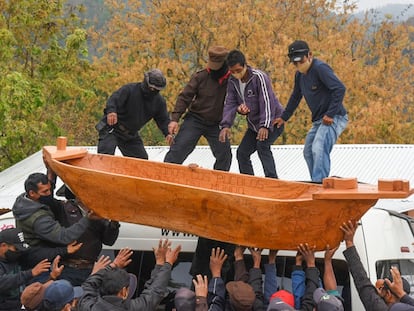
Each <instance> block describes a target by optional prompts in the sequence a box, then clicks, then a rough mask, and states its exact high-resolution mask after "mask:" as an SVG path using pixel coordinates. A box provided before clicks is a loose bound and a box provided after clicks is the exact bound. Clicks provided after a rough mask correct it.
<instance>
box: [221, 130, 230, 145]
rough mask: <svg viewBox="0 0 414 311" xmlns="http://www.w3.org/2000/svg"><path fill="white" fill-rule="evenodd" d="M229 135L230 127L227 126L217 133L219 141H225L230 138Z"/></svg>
mask: <svg viewBox="0 0 414 311" xmlns="http://www.w3.org/2000/svg"><path fill="white" fill-rule="evenodd" d="M230 137H231V132H230V129H229V128H228V127H224V128H222V129H221V131H220V134H219V141H220V142H222V143H225V142H226V140H227V139H230Z"/></svg>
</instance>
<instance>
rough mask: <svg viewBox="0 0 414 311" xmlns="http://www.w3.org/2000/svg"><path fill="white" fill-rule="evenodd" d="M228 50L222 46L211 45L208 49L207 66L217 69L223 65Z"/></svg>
mask: <svg viewBox="0 0 414 311" xmlns="http://www.w3.org/2000/svg"><path fill="white" fill-rule="evenodd" d="M228 53H229V51H228V50H227V49H226V48H225V47H224V46H212V47H210V48H209V49H208V63H207V67H208V68H210V69H212V70H219V69H220V68H221V66H223V64H224V61H225V60H226V57H227V54H228Z"/></svg>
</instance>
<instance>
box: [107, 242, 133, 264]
mask: <svg viewBox="0 0 414 311" xmlns="http://www.w3.org/2000/svg"><path fill="white" fill-rule="evenodd" d="M133 253H134V252H133V251H132V250H131V249H130V248H128V247H126V248H122V249H121V250H120V251H119V253H118V255H117V256H116V257H115V259H114V261H113V262H112V263H111V267H114V268H115V267H118V268H122V269H123V268H125V267H126V266H128V265H129V264H130V263H131V261H132V259H130V257H131V256H132V254H133Z"/></svg>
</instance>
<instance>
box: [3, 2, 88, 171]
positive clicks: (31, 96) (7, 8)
mask: <svg viewBox="0 0 414 311" xmlns="http://www.w3.org/2000/svg"><path fill="white" fill-rule="evenodd" d="M0 8H1V10H2V15H0V46H1V48H0V53H1V56H2V57H1V60H0V85H1V88H0V122H1V123H2V128H1V130H0V155H1V157H0V168H1V169H3V168H5V167H7V166H9V165H10V164H13V163H15V162H17V161H19V160H21V159H23V158H25V157H26V156H27V155H28V154H31V153H33V152H36V151H38V150H39V149H40V148H41V146H43V145H45V144H54V142H55V139H56V137H57V136H59V135H61V134H65V135H66V134H67V132H66V131H65V129H67V127H65V126H66V124H65V122H64V120H66V118H67V117H68V116H69V115H74V114H72V112H74V113H75V114H76V109H78V108H79V102H82V103H83V104H84V103H86V101H85V100H84V99H85V98H88V97H93V96H94V94H93V93H92V92H90V91H89V90H87V88H85V87H84V85H83V83H84V82H85V79H84V77H85V73H86V72H87V71H88V68H89V63H88V62H87V60H86V56H87V49H86V37H87V33H86V30H84V29H82V24H81V21H80V20H79V19H78V18H77V16H76V9H75V8H73V7H66V9H64V6H63V1H57V0H55V1H48V0H36V1H33V0H13V1H6V0H1V1H0ZM80 106H82V105H80ZM68 112H71V113H70V114H69V113H68ZM71 126H72V124H71ZM69 136H71V135H69ZM73 136H74V135H72V137H73Z"/></svg>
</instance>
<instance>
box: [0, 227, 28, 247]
mask: <svg viewBox="0 0 414 311" xmlns="http://www.w3.org/2000/svg"><path fill="white" fill-rule="evenodd" d="M0 243H7V244H10V245H14V246H15V247H16V249H17V250H18V251H21V252H22V251H25V250H27V249H29V244H27V243H26V242H25V240H24V235H23V232H22V231H21V230H19V229H16V228H9V229H4V230H3V231H1V232H0Z"/></svg>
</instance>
